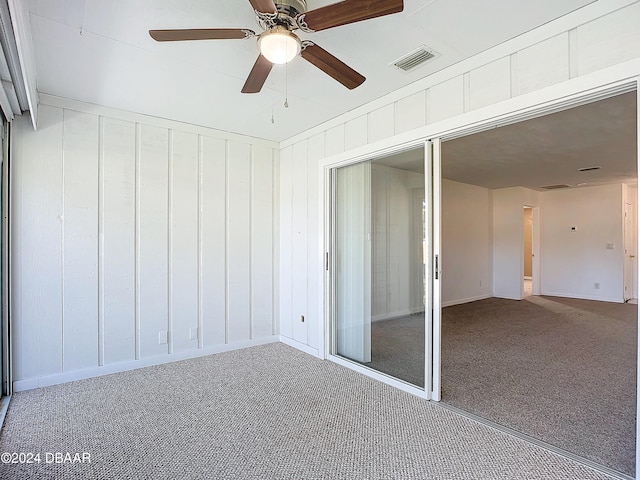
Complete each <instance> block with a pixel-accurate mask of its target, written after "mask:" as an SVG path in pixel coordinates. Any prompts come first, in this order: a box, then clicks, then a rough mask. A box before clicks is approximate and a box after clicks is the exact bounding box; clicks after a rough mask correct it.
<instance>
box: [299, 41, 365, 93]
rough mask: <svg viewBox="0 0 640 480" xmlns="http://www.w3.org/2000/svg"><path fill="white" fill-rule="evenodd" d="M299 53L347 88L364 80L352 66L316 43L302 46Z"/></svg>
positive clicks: (352, 87) (354, 86)
mask: <svg viewBox="0 0 640 480" xmlns="http://www.w3.org/2000/svg"><path fill="white" fill-rule="evenodd" d="M300 55H301V56H302V58H304V59H305V60H306V61H307V62H309V63H312V64H313V65H315V66H316V67H318V68H319V69H320V70H322V71H323V72H324V73H326V74H327V75H329V76H331V77H333V78H334V79H336V80H337V81H339V82H340V83H341V84H343V85H344V86H345V87H347V88H348V89H349V90H353V89H354V88H356V87H357V86H359V85H361V84H362V82H364V81H365V78H364V77H363V76H362V75H360V74H359V73H358V72H356V71H355V70H354V69H353V68H351V67H350V66H349V65H347V64H346V63H344V62H342V61H341V60H339V59H337V58H336V57H334V56H333V55H331V54H330V53H329V52H327V51H326V50H325V49H323V48H321V47H319V46H318V45H316V44H313V43H309V44H307V45H306V46H304V48H303V50H302V52H300Z"/></svg>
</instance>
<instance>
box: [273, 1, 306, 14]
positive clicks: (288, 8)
mask: <svg viewBox="0 0 640 480" xmlns="http://www.w3.org/2000/svg"><path fill="white" fill-rule="evenodd" d="M275 4H276V8H277V10H278V12H279V13H284V14H286V15H289V16H290V17H295V16H296V15H298V14H299V13H304V12H306V11H307V2H306V0H277V1H276V2H275Z"/></svg>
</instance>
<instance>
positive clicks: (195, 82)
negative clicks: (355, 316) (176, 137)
mask: <svg viewBox="0 0 640 480" xmlns="http://www.w3.org/2000/svg"><path fill="white" fill-rule="evenodd" d="M593 1H594V0H537V1H535V2H532V1H530V0H484V1H482V2H477V1H469V0H405V2H404V3H405V8H404V11H403V12H402V13H398V14H395V15H390V16H386V17H382V18H377V19H373V20H368V21H364V22H360V23H356V24H351V25H346V26H342V27H337V28H334V29H329V30H325V31H322V32H317V33H313V34H301V35H300V36H301V38H302V39H310V40H313V41H314V42H315V43H317V44H318V45H320V46H321V47H323V48H324V49H326V50H328V51H329V52H331V53H332V54H334V55H335V56H337V57H338V58H339V59H341V60H342V61H344V62H345V63H347V64H348V65H350V66H351V67H352V68H354V69H355V70H357V71H358V72H360V73H361V74H363V75H364V76H365V77H367V80H366V81H365V83H364V84H363V85H362V86H360V87H358V88H356V89H355V90H352V91H350V90H347V89H346V88H345V87H343V86H342V85H341V84H339V83H338V82H336V81H335V80H333V79H332V78H330V77H328V76H327V75H326V74H325V73H323V72H322V71H320V70H318V69H316V68H315V67H314V66H312V65H311V64H309V63H308V62H306V61H304V60H302V59H301V58H297V59H294V61H292V62H291V63H290V64H288V65H287V66H286V67H285V66H275V67H274V69H273V70H272V72H271V75H270V77H269V78H268V79H267V82H266V84H265V86H264V88H263V90H262V92H260V93H258V94H241V93H240V89H241V88H242V85H243V84H244V81H245V79H246V77H247V75H248V73H249V71H250V70H251V67H252V66H253V63H254V62H255V60H256V57H257V55H258V52H257V49H256V44H255V43H256V42H255V39H247V40H212V41H197V42H175V43H174V42H172V43H157V42H155V41H154V40H152V39H151V38H150V37H149V35H148V30H150V29H164V28H225V27H226V28H249V29H252V30H254V31H256V32H259V31H260V29H259V27H258V26H257V24H256V20H255V16H254V13H253V10H252V8H251V6H250V4H249V2H248V1H247V0H136V1H130V0H110V1H100V0H30V1H29V10H30V21H31V29H32V36H33V41H34V50H35V54H36V66H37V72H38V89H39V91H40V92H42V93H48V94H52V95H57V96H61V97H66V98H71V99H75V100H81V101H85V102H89V103H95V104H99V105H104V106H107V107H113V108H120V109H125V110H129V111H134V112H138V113H143V114H148V115H153V116H157V117H163V118H169V119H172V120H178V121H183V122H187V123H192V124H196V125H204V126H207V127H212V128H216V129H220V130H224V131H230V132H235V133H240V134H244V135H250V136H255V137H259V138H265V139H270V140H274V141H281V140H284V139H286V138H289V137H292V136H293V135H295V134H298V133H300V132H303V131H305V130H307V129H309V128H311V127H313V126H315V125H318V124H320V123H322V122H325V121H327V120H330V119H331V118H334V117H336V116H339V115H340V114H342V113H344V112H346V111H349V110H352V109H354V108H356V107H358V106H360V105H363V104H365V103H367V102H369V101H371V100H374V99H376V98H378V97H380V96H383V95H385V94H387V93H389V92H391V91H394V90H396V89H398V88H400V87H402V86H404V85H407V84H410V83H412V82H415V81H417V80H419V79H420V78H423V77H425V76H428V75H430V74H432V73H434V72H436V71H438V70H441V69H443V68H445V67H447V66H449V65H452V64H455V63H457V62H460V61H461V60H463V59H465V58H468V57H470V56H473V55H475V54H477V53H479V52H481V51H483V50H486V49H488V48H490V47H493V46H495V45H497V44H500V43H502V42H504V41H506V40H508V39H510V38H513V37H515V36H517V35H519V34H521V33H524V32H526V31H528V30H531V29H534V28H536V27H538V26H540V25H542V24H544V23H547V22H549V21H551V20H553V19H555V18H558V17H560V16H563V15H565V14H567V13H569V12H571V11H573V10H576V9H578V8H580V7H582V6H584V5H587V4H589V3H592V2H593ZM307 3H308V10H313V9H315V8H318V7H321V6H325V5H327V4H331V3H335V0H308V2H307ZM421 45H426V46H428V47H430V48H432V49H434V50H435V51H436V52H438V54H439V56H438V57H437V58H435V59H433V60H431V61H429V62H428V63H426V64H424V65H423V66H421V67H418V68H417V69H415V70H413V71H412V72H410V73H405V72H402V71H399V70H397V69H395V68H393V67H391V66H389V63H391V62H393V61H394V60H397V59H398V58H399V57H401V56H403V55H405V54H407V53H409V52H410V51H412V50H414V49H416V48H417V47H419V46H421ZM285 93H286V97H288V104H289V108H286V109H285V108H284V106H283V104H284V100H285ZM272 117H273V119H274V122H272Z"/></svg>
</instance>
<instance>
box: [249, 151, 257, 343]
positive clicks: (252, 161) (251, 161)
mask: <svg viewBox="0 0 640 480" xmlns="http://www.w3.org/2000/svg"><path fill="white" fill-rule="evenodd" d="M255 161H256V157H255V148H254V146H253V145H250V146H249V339H250V340H252V339H253V323H254V322H253V310H254V308H253V300H254V298H253V241H254V239H255V235H254V231H253V188H254V186H255V185H254V177H255Z"/></svg>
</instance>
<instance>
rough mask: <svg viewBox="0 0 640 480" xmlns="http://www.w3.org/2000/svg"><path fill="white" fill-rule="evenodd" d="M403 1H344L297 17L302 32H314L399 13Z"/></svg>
mask: <svg viewBox="0 0 640 480" xmlns="http://www.w3.org/2000/svg"><path fill="white" fill-rule="evenodd" d="M403 8H404V2H403V0H378V1H375V0H344V1H342V2H339V3H334V4H333V5H327V6H326V7H321V8H318V9H316V10H311V11H310V12H307V13H304V14H302V15H299V16H298V19H299V21H298V22H299V23H300V24H301V28H302V30H307V29H308V30H311V31H314V32H317V31H320V30H326V29H327V28H333V27H338V26H340V25H346V24H348V23H355V22H361V21H362V20H369V19H370V18H376V17H383V16H385V15H391V14H392V13H398V12H401V11H402V10H403Z"/></svg>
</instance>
